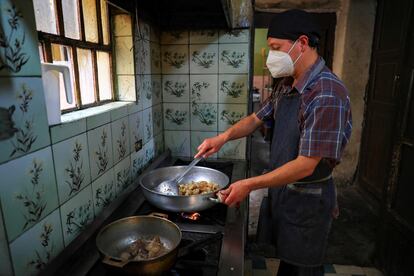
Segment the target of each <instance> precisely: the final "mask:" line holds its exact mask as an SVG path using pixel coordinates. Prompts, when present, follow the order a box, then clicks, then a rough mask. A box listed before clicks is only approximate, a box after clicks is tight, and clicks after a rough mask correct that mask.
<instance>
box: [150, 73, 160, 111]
mask: <svg viewBox="0 0 414 276" xmlns="http://www.w3.org/2000/svg"><path fill="white" fill-rule="evenodd" d="M151 88H152V105H157V104H160V103H161V101H162V91H161V75H151Z"/></svg>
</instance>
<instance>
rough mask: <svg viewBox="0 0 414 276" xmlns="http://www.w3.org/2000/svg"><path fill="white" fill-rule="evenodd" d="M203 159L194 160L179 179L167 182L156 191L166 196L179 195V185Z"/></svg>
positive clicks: (161, 184)
mask: <svg viewBox="0 0 414 276" xmlns="http://www.w3.org/2000/svg"><path fill="white" fill-rule="evenodd" d="M201 159H203V158H202V157H198V158H196V159H194V160H193V161H192V162H191V163H190V164H189V165H188V166H187V168H186V169H185V170H184V171H183V172H182V173H181V174H179V175H178V176H177V177H175V178H174V179H171V180H165V181H163V182H161V183H160V184H158V185H157V186H156V187H155V188H154V190H155V191H156V192H159V193H162V194H165V195H178V194H179V193H178V183H180V181H181V180H182V179H183V178H184V176H185V175H186V174H187V173H188V172H189V171H190V170H191V169H192V168H193V167H194V166H195V165H196V164H197V163H198V162H199V161H200V160H201Z"/></svg>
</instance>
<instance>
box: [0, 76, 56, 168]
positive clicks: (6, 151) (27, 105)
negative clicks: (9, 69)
mask: <svg viewBox="0 0 414 276" xmlns="http://www.w3.org/2000/svg"><path fill="white" fill-rule="evenodd" d="M0 87H1V93H0V117H1V121H2V128H4V129H2V131H1V132H2V133H1V134H0V136H1V139H0V163H3V162H6V161H8V160H11V159H14V158H17V157H19V156H22V155H25V154H28V153H30V152H33V151H35V150H37V149H39V148H43V147H45V146H48V145H50V137H49V125H48V121H47V115H46V108H45V98H44V94H43V86H42V81H41V79H40V78H0Z"/></svg>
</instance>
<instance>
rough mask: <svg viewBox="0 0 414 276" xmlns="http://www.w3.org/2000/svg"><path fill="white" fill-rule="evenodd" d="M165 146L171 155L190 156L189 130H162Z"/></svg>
mask: <svg viewBox="0 0 414 276" xmlns="http://www.w3.org/2000/svg"><path fill="white" fill-rule="evenodd" d="M164 141H165V148H166V149H170V150H171V154H172V155H173V156H182V157H190V156H191V150H190V131H169V130H166V131H164Z"/></svg>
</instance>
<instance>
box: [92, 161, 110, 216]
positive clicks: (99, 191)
mask: <svg viewBox="0 0 414 276" xmlns="http://www.w3.org/2000/svg"><path fill="white" fill-rule="evenodd" d="M92 196H93V209H94V212H95V216H98V215H99V214H100V212H101V211H102V210H103V209H104V208H105V207H107V206H108V205H109V204H111V202H112V201H113V200H114V199H115V197H116V189H115V178H114V169H110V170H109V171H107V172H106V173H104V174H103V175H101V176H100V177H99V178H97V179H96V180H95V181H94V182H92Z"/></svg>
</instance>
